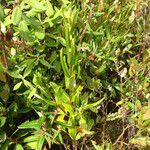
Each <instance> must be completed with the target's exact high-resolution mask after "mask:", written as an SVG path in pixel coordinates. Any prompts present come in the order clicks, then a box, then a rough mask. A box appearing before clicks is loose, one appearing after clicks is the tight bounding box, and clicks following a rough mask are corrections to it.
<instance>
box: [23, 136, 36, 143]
mask: <svg viewBox="0 0 150 150" xmlns="http://www.w3.org/2000/svg"><path fill="white" fill-rule="evenodd" d="M38 138H39V137H38V136H35V135H31V136H28V137H26V138H24V139H23V142H24V143H29V142H34V141H37V140H38Z"/></svg>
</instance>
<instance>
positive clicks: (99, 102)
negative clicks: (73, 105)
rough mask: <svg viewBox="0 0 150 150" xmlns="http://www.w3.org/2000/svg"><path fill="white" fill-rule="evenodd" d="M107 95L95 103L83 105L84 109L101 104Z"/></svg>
mask: <svg viewBox="0 0 150 150" xmlns="http://www.w3.org/2000/svg"><path fill="white" fill-rule="evenodd" d="M104 99H105V97H103V98H102V99H100V100H99V101H97V102H95V103H91V104H87V105H85V106H82V108H83V109H84V110H87V109H91V108H93V107H96V106H98V105H100V104H101V103H102V102H103V101H104Z"/></svg>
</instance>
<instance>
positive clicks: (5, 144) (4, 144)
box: [1, 140, 9, 150]
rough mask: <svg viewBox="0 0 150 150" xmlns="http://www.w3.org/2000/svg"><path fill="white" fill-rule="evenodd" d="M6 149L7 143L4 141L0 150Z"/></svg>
mask: <svg viewBox="0 0 150 150" xmlns="http://www.w3.org/2000/svg"><path fill="white" fill-rule="evenodd" d="M8 147H9V142H8V141H7V140H6V141H5V142H4V143H3V145H2V147H1V150H8Z"/></svg>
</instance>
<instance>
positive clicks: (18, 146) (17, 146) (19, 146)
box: [14, 144, 24, 150]
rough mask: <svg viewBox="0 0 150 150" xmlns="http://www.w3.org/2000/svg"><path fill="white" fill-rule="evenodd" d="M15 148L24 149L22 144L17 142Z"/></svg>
mask: <svg viewBox="0 0 150 150" xmlns="http://www.w3.org/2000/svg"><path fill="white" fill-rule="evenodd" d="M14 150H24V149H23V147H22V146H21V144H17V145H16V146H15V149H14Z"/></svg>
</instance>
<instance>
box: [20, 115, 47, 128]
mask: <svg viewBox="0 0 150 150" xmlns="http://www.w3.org/2000/svg"><path fill="white" fill-rule="evenodd" d="M44 120H45V118H44V117H41V118H40V119H37V120H33V121H30V122H29V121H26V122H24V123H22V124H21V125H20V126H18V128H19V129H40V128H41V126H42V124H43V122H44Z"/></svg>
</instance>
